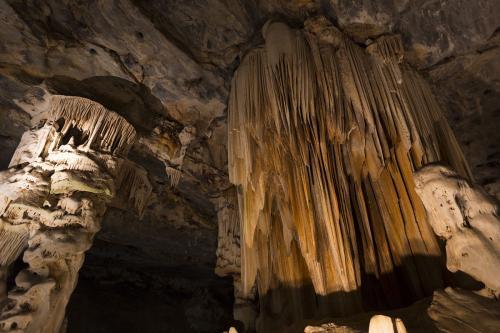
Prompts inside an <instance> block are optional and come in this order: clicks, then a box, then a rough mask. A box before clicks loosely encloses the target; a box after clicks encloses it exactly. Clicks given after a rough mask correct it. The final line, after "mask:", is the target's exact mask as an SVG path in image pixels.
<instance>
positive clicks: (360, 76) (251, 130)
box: [228, 21, 470, 331]
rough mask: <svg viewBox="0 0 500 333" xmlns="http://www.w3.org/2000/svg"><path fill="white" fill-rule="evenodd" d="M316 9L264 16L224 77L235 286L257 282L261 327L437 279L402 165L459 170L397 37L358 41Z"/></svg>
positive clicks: (355, 305) (457, 155)
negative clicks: (318, 18) (259, 42)
mask: <svg viewBox="0 0 500 333" xmlns="http://www.w3.org/2000/svg"><path fill="white" fill-rule="evenodd" d="M323 23H324V22H316V23H314V22H312V23H311V24H309V25H307V26H306V28H309V29H311V31H304V30H297V29H291V28H289V27H288V26H287V25H286V24H284V23H280V22H272V21H271V22H269V23H267V24H266V25H265V27H264V29H263V36H264V39H265V44H264V45H263V46H262V47H259V48H256V49H254V50H252V51H250V52H249V53H248V54H247V55H246V56H245V57H244V58H243V60H242V62H241V64H240V66H239V68H238V70H237V71H236V73H235V76H234V78H233V81H232V87H231V95H230V99H229V107H228V157H229V162H228V164H229V165H228V169H229V178H230V181H231V182H232V183H233V184H234V185H235V186H236V187H237V191H238V207H239V218H240V235H241V242H240V246H241V281H242V290H243V294H244V295H245V294H247V295H248V294H249V293H250V290H251V288H252V287H253V286H254V285H256V287H257V291H258V294H259V302H260V309H261V312H260V317H259V320H258V326H257V330H260V331H273V330H276V331H279V330H280V329H282V328H283V327H287V326H288V325H292V324H293V323H294V322H301V321H303V320H305V319H306V318H311V317H314V316H318V315H320V316H326V315H330V316H345V315H348V314H352V313H357V312H360V311H362V310H363V305H362V304H363V303H367V302H368V303H370V302H374V303H376V304H380V303H379V302H383V303H387V306H390V307H396V306H401V305H402V304H403V303H404V301H403V299H406V301H408V299H410V300H413V301H416V300H418V299H421V298H423V297H425V296H426V295H431V294H432V292H433V291H434V290H435V289H437V288H441V287H442V286H443V278H442V269H441V263H440V256H441V250H440V248H439V245H438V243H437V240H436V237H435V235H434V234H433V232H432V229H431V228H430V226H429V222H428V221H427V216H426V214H425V209H424V207H423V206H422V204H421V201H420V199H419V198H418V196H417V194H416V193H415V191H414V183H413V182H414V180H413V172H412V170H415V169H417V168H420V167H421V166H422V165H423V164H426V163H429V162H436V161H446V162H448V163H450V164H451V165H453V167H454V168H456V169H457V170H459V171H460V172H461V173H462V174H464V175H469V174H470V171H469V168H468V166H467V163H466V162H465V160H464V157H463V155H462V153H461V150H460V147H459V146H458V144H457V142H456V139H455V137H454V135H453V133H452V131H451V129H450V128H449V126H448V124H447V122H446V120H445V118H444V117H443V115H442V112H441V108H440V107H439V104H438V103H437V101H436V99H435V97H434V96H433V94H432V93H431V90H430V88H429V86H428V84H427V83H426V82H425V81H424V79H423V78H422V77H420V76H419V75H418V74H417V73H416V72H415V71H414V70H412V69H411V68H410V67H409V66H407V65H406V64H405V63H404V49H403V44H402V41H401V38H400V37H399V36H384V37H382V38H380V39H379V40H377V41H375V42H374V43H372V44H371V45H370V47H369V48H367V49H366V50H364V49H362V48H361V47H359V46H358V45H356V44H355V43H353V42H352V41H350V40H349V39H348V38H347V37H346V36H338V35H337V34H336V33H337V31H336V30H334V29H332V28H329V27H328V26H325V25H324V24H323ZM321 24H323V26H322V25H321ZM397 271H398V272H401V274H396V272H397ZM366 276H371V277H373V278H371V279H366ZM363 289H364V290H374V293H373V294H374V295H375V294H377V293H378V294H379V295H384V296H383V297H380V296H368V295H363V294H362V292H360V290H363ZM375 290H376V292H375ZM370 297H371V298H373V299H370ZM363 298H364V299H363Z"/></svg>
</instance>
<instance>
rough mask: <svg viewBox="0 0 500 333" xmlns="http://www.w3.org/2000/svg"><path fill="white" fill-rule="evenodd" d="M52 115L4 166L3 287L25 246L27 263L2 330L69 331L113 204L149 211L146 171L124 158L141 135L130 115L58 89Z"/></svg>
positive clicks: (1, 299) (0, 206)
mask: <svg viewBox="0 0 500 333" xmlns="http://www.w3.org/2000/svg"><path fill="white" fill-rule="evenodd" d="M46 118H47V119H46V121H45V123H44V124H43V125H41V126H40V127H39V128H35V129H33V130H30V131H29V132H26V134H25V135H24V136H23V138H22V140H21V144H20V145H19V147H18V149H17V151H16V153H15V154H14V156H13V158H12V161H11V163H10V167H11V168H10V169H9V170H7V171H2V172H0V269H1V272H0V274H1V278H2V283H3V284H2V286H1V288H0V289H5V279H6V271H7V268H8V266H9V265H11V264H12V263H13V262H14V261H15V260H16V259H17V258H18V257H19V256H20V255H21V253H22V252H23V251H24V255H23V257H22V259H23V261H24V262H25V263H26V264H27V265H28V267H27V268H24V269H22V270H21V271H20V272H18V274H17V276H16V277H15V283H16V286H15V287H14V289H12V290H11V291H9V293H8V295H5V294H1V295H0V305H1V309H0V331H2V332H33V333H34V332H37V333H38V332H40V333H54V332H62V331H64V317H65V308H66V305H67V303H68V300H69V297H70V295H71V293H72V291H73V289H74V288H75V286H76V283H77V280H78V271H79V269H80V267H81V266H82V264H83V260H84V253H85V251H87V250H88V249H89V248H90V246H91V245H92V239H93V237H94V235H95V233H96V232H97V231H98V230H99V229H100V220H101V218H102V216H103V214H104V212H105V211H106V207H107V205H109V204H111V202H112V201H113V202H115V203H119V202H120V200H124V201H125V202H126V203H130V204H131V205H132V206H133V207H134V208H136V210H137V211H138V213H139V214H142V212H143V211H144V207H145V205H146V203H147V200H148V197H149V195H150V193H151V185H150V184H149V181H148V178H147V174H146V172H145V171H144V170H143V169H141V168H139V167H138V166H136V165H134V164H133V163H132V162H130V161H128V160H126V159H124V158H125V156H126V154H127V152H128V151H129V149H130V147H131V145H132V143H133V142H134V139H135V130H134V128H133V127H132V126H131V125H130V124H128V122H127V121H126V120H125V119H124V118H122V117H121V116H119V115H118V114H116V113H114V112H112V111H109V110H107V109H105V108H104V107H103V106H101V105H100V104H98V103H95V102H92V101H90V100H87V99H84V98H80V97H68V96H53V97H52V100H51V108H50V110H49V113H48V115H47V117H46ZM117 194H118V195H117ZM118 205H119V204H118ZM122 205H123V203H122ZM2 291H3V290H2Z"/></svg>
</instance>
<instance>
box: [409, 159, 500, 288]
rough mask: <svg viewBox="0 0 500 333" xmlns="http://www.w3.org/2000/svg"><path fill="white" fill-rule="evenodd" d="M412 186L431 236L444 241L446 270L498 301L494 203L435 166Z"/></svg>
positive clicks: (499, 241) (498, 229)
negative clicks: (463, 275) (464, 275)
mask: <svg viewBox="0 0 500 333" xmlns="http://www.w3.org/2000/svg"><path fill="white" fill-rule="evenodd" d="M415 185H416V191H417V193H418V195H419V196H420V198H421V199H422V202H423V203H424V206H425V209H426V211H427V215H428V216H429V222H430V224H431V226H432V228H433V230H434V232H435V233H436V235H438V236H439V237H442V238H444V239H445V240H446V267H447V268H448V269H449V270H450V271H452V272H456V271H462V272H464V273H467V274H469V275H470V276H472V277H473V278H475V279H476V280H478V281H480V282H483V283H484V285H485V286H486V288H488V289H489V292H490V293H493V295H495V296H496V297H498V296H499V295H500V279H499V277H500V219H499V213H500V211H499V207H498V204H497V203H496V201H495V199H493V198H491V197H490V196H489V195H488V194H486V193H485V192H484V190H482V189H481V188H480V187H478V186H476V185H472V184H471V183H470V182H469V181H467V180H466V179H464V178H463V177H460V176H459V175H458V174H457V173H456V172H454V171H452V170H450V169H449V168H447V167H444V166H439V165H431V166H427V167H425V168H423V169H421V170H419V171H418V172H417V173H416V175H415Z"/></svg>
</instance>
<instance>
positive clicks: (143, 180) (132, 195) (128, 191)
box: [116, 160, 153, 218]
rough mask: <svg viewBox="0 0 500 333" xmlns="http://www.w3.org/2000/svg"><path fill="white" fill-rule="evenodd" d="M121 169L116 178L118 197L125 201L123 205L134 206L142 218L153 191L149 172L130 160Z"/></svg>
mask: <svg viewBox="0 0 500 333" xmlns="http://www.w3.org/2000/svg"><path fill="white" fill-rule="evenodd" d="M120 170H121V171H120V173H119V174H118V176H117V178H116V187H117V197H116V199H117V200H121V201H122V202H123V204H122V207H133V208H134V209H135V210H136V211H137V213H138V215H139V218H142V217H143V215H144V209H145V208H146V205H147V203H148V199H149V198H150V196H151V192H152V191H153V188H152V186H151V183H150V182H149V179H148V174H147V172H146V170H144V169H143V168H142V167H140V166H139V165H137V164H135V163H132V162H131V161H128V160H125V161H124V163H123V165H122V166H121V168H120Z"/></svg>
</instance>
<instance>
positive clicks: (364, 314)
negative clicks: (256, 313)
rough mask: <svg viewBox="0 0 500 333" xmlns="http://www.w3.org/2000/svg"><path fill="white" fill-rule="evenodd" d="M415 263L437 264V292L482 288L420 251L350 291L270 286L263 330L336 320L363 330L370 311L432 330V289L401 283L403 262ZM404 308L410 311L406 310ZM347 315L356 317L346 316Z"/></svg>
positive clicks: (262, 300)
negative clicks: (429, 311)
mask: <svg viewBox="0 0 500 333" xmlns="http://www.w3.org/2000/svg"><path fill="white" fill-rule="evenodd" d="M443 253H444V252H443ZM414 261H420V262H422V263H424V264H425V265H428V266H433V265H441V267H442V281H437V282H436V285H441V287H438V288H436V290H437V289H445V288H446V287H448V286H451V287H458V288H464V289H468V290H481V289H483V288H484V284H482V283H480V282H478V281H476V280H474V279H473V278H472V277H471V276H469V275H468V274H466V273H463V272H459V273H451V272H449V271H448V270H446V268H445V267H444V261H443V260H442V258H440V257H430V256H421V255H419V256H414V257H411V258H405V259H404V260H403V264H402V265H401V266H400V267H396V268H395V270H394V271H392V272H390V273H387V274H382V275H380V276H379V277H375V276H374V275H371V274H366V273H364V274H362V278H361V288H359V289H357V290H353V291H350V292H334V293H331V294H328V295H316V294H315V292H314V287H313V286H312V284H311V283H310V282H309V283H306V284H304V286H302V287H300V288H296V287H287V286H281V287H279V288H276V289H274V290H270V291H269V292H268V293H267V294H266V295H264V296H260V297H259V306H260V313H265V314H266V316H265V317H264V318H263V321H262V322H261V325H263V326H262V327H261V329H263V332H268V331H269V332H274V331H280V332H281V330H282V328H283V327H287V329H286V330H285V331H286V332H303V329H304V327H305V325H318V324H324V323H327V322H335V324H336V325H339V326H342V325H343V324H346V325H348V326H350V327H351V328H354V329H359V330H361V331H368V324H369V321H370V318H371V316H372V315H373V314H380V313H388V314H389V313H397V317H399V318H401V319H403V322H404V323H405V325H406V327H407V328H409V329H410V328H411V327H412V326H413V327H415V328H419V329H422V328H424V329H427V330H429V331H434V330H433V329H435V326H434V323H433V321H432V320H431V319H430V317H429V316H428V314H427V308H428V306H429V305H430V300H431V297H432V294H433V291H428V292H424V293H423V294H422V295H420V296H417V295H415V294H414V293H412V292H410V288H409V287H408V286H407V283H406V282H405V281H407V277H406V276H405V275H406V274H405V272H404V269H403V268H402V266H404V265H405V264H406V263H407V262H410V263H413V262H414ZM409 307H411V308H412V310H410V311H406V310H405V309H406V308H409ZM294 309H296V310H294ZM356 309H357V310H356ZM297 310H298V311H297ZM352 318H357V319H356V320H350V319H352ZM353 325H354V326H353Z"/></svg>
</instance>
